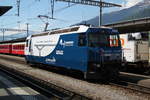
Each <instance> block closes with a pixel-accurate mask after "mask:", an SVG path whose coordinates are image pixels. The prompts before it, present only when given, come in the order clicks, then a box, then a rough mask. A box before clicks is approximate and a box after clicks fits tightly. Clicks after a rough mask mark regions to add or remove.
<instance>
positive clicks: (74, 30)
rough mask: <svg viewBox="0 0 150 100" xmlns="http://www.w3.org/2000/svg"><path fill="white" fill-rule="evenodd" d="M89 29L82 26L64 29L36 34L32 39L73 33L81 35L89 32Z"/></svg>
mask: <svg viewBox="0 0 150 100" xmlns="http://www.w3.org/2000/svg"><path fill="white" fill-rule="evenodd" d="M88 28H89V27H88V26H84V25H80V26H74V27H69V28H64V29H58V30H52V31H47V32H43V33H40V34H34V35H32V37H36V36H44V35H50V34H61V33H71V32H77V33H80V32H85V31H87V29H88Z"/></svg>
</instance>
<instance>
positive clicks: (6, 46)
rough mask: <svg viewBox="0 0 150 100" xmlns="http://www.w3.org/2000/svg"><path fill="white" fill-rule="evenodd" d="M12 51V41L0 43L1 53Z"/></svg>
mask: <svg viewBox="0 0 150 100" xmlns="http://www.w3.org/2000/svg"><path fill="white" fill-rule="evenodd" d="M11 52H12V45H11V44H10V43H4V44H1V45H0V53H6V54H10V53H11Z"/></svg>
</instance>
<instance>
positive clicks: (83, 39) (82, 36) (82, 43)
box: [78, 33, 86, 46]
mask: <svg viewBox="0 0 150 100" xmlns="http://www.w3.org/2000/svg"><path fill="white" fill-rule="evenodd" d="M78 46H86V34H84V33H80V34H79V40H78Z"/></svg>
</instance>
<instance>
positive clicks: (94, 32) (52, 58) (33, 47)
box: [25, 25, 122, 79]
mask: <svg viewBox="0 0 150 100" xmlns="http://www.w3.org/2000/svg"><path fill="white" fill-rule="evenodd" d="M25 55H26V61H27V62H30V63H40V64H44V65H50V66H51V65H52V66H56V67H63V68H67V69H72V70H78V71H81V72H83V73H84V78H86V79H99V78H105V77H106V76H107V77H110V76H115V75H117V73H118V68H119V66H120V65H121V59H122V57H121V56H122V52H121V44H120V40H119V33H118V32H117V31H116V30H113V29H110V28H94V27H88V26H83V25H81V26H75V27H69V28H66V29H59V30H53V31H49V32H45V33H42V34H36V35H32V36H29V37H28V38H27V39H26V46H25Z"/></svg>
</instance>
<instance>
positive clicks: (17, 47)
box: [12, 42, 25, 55]
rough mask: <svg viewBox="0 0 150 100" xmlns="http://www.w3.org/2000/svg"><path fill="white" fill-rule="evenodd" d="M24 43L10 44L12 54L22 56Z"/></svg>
mask: <svg viewBox="0 0 150 100" xmlns="http://www.w3.org/2000/svg"><path fill="white" fill-rule="evenodd" d="M24 47H25V42H19V43H13V44H12V54H15V55H24Z"/></svg>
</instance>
